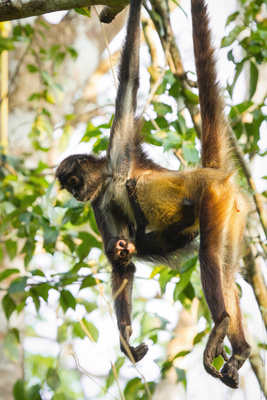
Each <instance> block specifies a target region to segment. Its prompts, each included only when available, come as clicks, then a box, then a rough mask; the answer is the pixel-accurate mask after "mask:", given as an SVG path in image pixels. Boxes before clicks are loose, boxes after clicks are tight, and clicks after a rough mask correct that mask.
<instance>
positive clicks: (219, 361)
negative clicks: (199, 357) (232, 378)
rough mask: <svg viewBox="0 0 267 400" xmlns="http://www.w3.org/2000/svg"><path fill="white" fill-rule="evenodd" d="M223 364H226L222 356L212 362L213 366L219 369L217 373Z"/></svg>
mask: <svg viewBox="0 0 267 400" xmlns="http://www.w3.org/2000/svg"><path fill="white" fill-rule="evenodd" d="M223 364H224V359H223V358H222V356H219V357H217V358H214V360H213V362H212V365H213V366H214V367H215V368H216V369H217V371H220V369H221V367H222V366H223Z"/></svg>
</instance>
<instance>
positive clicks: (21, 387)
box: [13, 379, 27, 400]
mask: <svg viewBox="0 0 267 400" xmlns="http://www.w3.org/2000/svg"><path fill="white" fill-rule="evenodd" d="M13 395H14V398H15V400H27V396H26V393H25V382H24V381H23V380H22V379H19V380H18V381H17V382H16V383H15V385H14V387H13Z"/></svg>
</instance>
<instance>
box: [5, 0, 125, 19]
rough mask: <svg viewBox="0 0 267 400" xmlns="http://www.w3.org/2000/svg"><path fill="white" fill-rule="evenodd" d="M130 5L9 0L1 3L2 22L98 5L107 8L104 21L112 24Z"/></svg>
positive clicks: (117, 0) (98, 0) (99, 0)
mask: <svg viewBox="0 0 267 400" xmlns="http://www.w3.org/2000/svg"><path fill="white" fill-rule="evenodd" d="M127 4H129V0H9V1H2V2H0V21H11V20H14V19H20V18H27V17H32V16H37V15H42V14H46V13H51V12H54V11H62V10H71V9H72V8H83V7H90V6H96V5H103V6H106V7H105V8H104V10H103V14H102V17H101V18H102V21H103V22H110V21H112V19H113V18H114V17H115V16H116V15H117V14H118V13H119V12H120V11H122V10H123V8H124V7H125V6H127Z"/></svg>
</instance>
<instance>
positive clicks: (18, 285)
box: [8, 276, 27, 294]
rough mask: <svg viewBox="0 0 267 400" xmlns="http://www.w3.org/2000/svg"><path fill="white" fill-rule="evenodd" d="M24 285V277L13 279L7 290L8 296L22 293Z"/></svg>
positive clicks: (25, 279)
mask: <svg viewBox="0 0 267 400" xmlns="http://www.w3.org/2000/svg"><path fill="white" fill-rule="evenodd" d="M26 284H27V277H26V276H22V277H20V278H17V279H15V280H14V281H13V282H11V284H10V286H9V289H8V292H9V294H12V293H22V292H24V290H25V287H26Z"/></svg>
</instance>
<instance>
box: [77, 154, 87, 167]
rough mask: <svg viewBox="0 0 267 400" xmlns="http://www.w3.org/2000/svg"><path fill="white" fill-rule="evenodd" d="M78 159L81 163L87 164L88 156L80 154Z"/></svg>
mask: <svg viewBox="0 0 267 400" xmlns="http://www.w3.org/2000/svg"><path fill="white" fill-rule="evenodd" d="M77 161H78V163H79V164H80V165H84V164H87V161H88V160H87V157H86V156H78V157H77Z"/></svg>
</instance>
